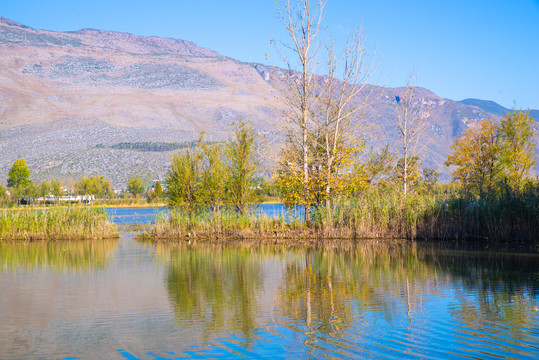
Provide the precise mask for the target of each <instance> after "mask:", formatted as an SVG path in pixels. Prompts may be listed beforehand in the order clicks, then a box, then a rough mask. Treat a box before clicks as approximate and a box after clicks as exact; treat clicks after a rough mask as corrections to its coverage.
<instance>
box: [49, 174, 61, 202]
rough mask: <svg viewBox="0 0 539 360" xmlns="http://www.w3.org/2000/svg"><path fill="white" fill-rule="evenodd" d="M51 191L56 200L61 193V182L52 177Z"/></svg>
mask: <svg viewBox="0 0 539 360" xmlns="http://www.w3.org/2000/svg"><path fill="white" fill-rule="evenodd" d="M51 192H52V195H53V196H54V197H55V198H56V199H57V200H58V199H59V198H60V196H62V195H63V190H62V182H61V181H58V180H56V179H52V181H51Z"/></svg>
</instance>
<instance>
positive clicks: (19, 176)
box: [7, 158, 30, 188]
mask: <svg viewBox="0 0 539 360" xmlns="http://www.w3.org/2000/svg"><path fill="white" fill-rule="evenodd" d="M29 177H30V169H28V165H26V161H25V160H24V158H22V159H18V160H15V162H14V163H13V165H12V166H11V169H10V170H9V174H8V180H7V186H8V187H10V188H18V187H20V186H25V185H26V184H27V183H28V182H29V180H28V178H29Z"/></svg>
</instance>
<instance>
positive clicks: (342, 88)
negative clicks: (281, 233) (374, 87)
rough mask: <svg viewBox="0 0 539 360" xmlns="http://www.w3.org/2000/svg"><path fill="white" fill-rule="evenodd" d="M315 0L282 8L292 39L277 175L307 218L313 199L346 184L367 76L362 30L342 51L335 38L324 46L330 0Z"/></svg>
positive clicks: (284, 79) (321, 199) (284, 80)
mask: <svg viewBox="0 0 539 360" xmlns="http://www.w3.org/2000/svg"><path fill="white" fill-rule="evenodd" d="M312 3H314V4H315V5H314V6H313V5H312ZM312 3H311V1H310V0H301V1H297V2H294V3H293V4H291V3H290V1H285V4H284V7H283V9H282V10H281V12H280V14H281V18H282V20H283V23H284V25H285V27H286V30H287V33H288V36H289V39H290V43H289V44H284V49H286V50H287V51H288V53H287V54H288V55H287V54H285V53H281V57H282V59H283V61H284V62H285V63H286V64H287V67H288V71H287V72H285V73H284V76H282V77H281V78H280V79H279V80H281V82H280V83H279V84H284V86H283V88H284V89H282V92H281V95H282V96H281V98H282V101H283V103H284V105H285V106H286V109H287V113H286V119H287V127H286V130H287V137H286V144H285V148H284V149H283V151H282V153H281V158H280V162H279V165H280V167H279V170H278V173H277V175H276V183H277V184H278V186H279V188H280V189H282V190H283V194H282V195H283V197H284V200H285V203H286V204H287V205H295V204H299V205H303V206H305V220H306V222H307V223H309V221H310V218H311V206H312V205H313V203H321V202H325V203H326V204H329V201H330V199H331V198H332V195H334V194H338V193H339V192H340V191H341V190H343V189H344V185H345V182H344V181H343V180H344V178H343V177H344V174H345V173H347V172H349V171H350V169H351V163H352V160H353V159H355V158H356V154H357V150H358V147H357V145H358V143H355V142H354V137H353V136H351V134H352V133H353V132H352V131H351V129H352V127H351V126H350V125H351V121H352V119H353V117H354V115H355V113H356V112H357V111H358V110H359V109H360V108H361V106H359V104H358V103H357V101H358V98H359V97H358V95H359V93H360V92H361V91H362V89H364V87H365V85H364V84H365V80H366V77H367V76H366V74H367V72H366V71H365V68H364V62H363V49H364V48H363V38H362V37H361V36H360V33H355V34H354V36H353V37H352V39H351V40H350V41H349V42H348V44H347V46H346V47H345V49H344V50H343V52H342V56H341V55H339V54H337V52H336V51H335V50H334V46H333V43H332V42H331V41H330V42H329V43H327V44H326V45H325V46H323V41H322V39H321V35H320V32H321V30H322V28H323V27H324V25H323V12H324V9H325V6H326V3H325V1H316V2H315V1H313V2H312ZM321 48H324V49H327V59H324V60H322V61H324V62H325V63H326V64H327V69H325V74H324V75H325V76H320V75H318V72H319V63H320V62H321V53H320V50H321ZM337 77H339V78H340V79H339V80H337Z"/></svg>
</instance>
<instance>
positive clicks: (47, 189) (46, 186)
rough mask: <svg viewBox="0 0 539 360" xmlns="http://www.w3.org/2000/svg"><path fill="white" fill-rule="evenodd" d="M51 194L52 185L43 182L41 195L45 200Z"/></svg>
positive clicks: (40, 190)
mask: <svg viewBox="0 0 539 360" xmlns="http://www.w3.org/2000/svg"><path fill="white" fill-rule="evenodd" d="M50 193H51V183H50V182H48V181H43V182H42V183H41V187H40V189H39V195H41V197H42V198H43V200H45V197H46V196H48V195H50Z"/></svg>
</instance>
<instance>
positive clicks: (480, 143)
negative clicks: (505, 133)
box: [445, 119, 501, 196]
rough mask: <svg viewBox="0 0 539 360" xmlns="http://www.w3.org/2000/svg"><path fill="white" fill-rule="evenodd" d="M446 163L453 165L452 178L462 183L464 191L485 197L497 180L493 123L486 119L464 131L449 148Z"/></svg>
mask: <svg viewBox="0 0 539 360" xmlns="http://www.w3.org/2000/svg"><path fill="white" fill-rule="evenodd" d="M445 164H446V165H447V166H451V165H454V166H456V169H455V170H454V171H453V172H452V175H453V178H454V179H455V180H459V181H461V182H462V183H463V185H464V188H465V189H466V190H471V191H477V192H478V193H479V195H480V196H482V195H484V194H485V192H486V190H487V189H491V188H492V187H493V186H494V184H495V182H496V181H497V180H498V179H499V175H500V170H501V169H500V161H499V143H498V126H497V124H496V122H495V121H494V120H490V119H485V120H482V121H480V122H479V123H477V126H476V127H475V128H470V129H468V130H466V131H464V132H463V133H462V135H461V136H460V137H459V138H457V139H456V140H455V143H453V144H452V145H451V153H450V154H449V156H448V157H447V161H446V162H445Z"/></svg>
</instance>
